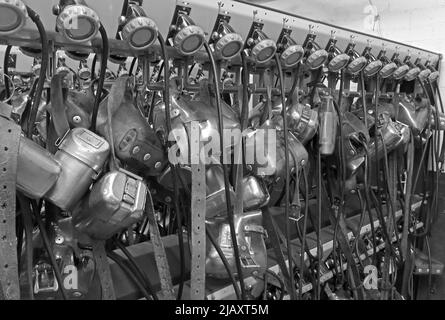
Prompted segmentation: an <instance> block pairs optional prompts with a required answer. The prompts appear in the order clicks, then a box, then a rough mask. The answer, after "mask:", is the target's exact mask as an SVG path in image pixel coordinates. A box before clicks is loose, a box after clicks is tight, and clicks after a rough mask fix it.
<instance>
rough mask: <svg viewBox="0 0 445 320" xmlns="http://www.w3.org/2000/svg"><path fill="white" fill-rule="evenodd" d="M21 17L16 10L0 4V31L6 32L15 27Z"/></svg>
mask: <svg viewBox="0 0 445 320" xmlns="http://www.w3.org/2000/svg"><path fill="white" fill-rule="evenodd" d="M21 21H22V19H21V17H19V16H18V15H17V12H16V11H14V10H13V9H11V8H8V7H6V6H0V32H8V31H12V30H14V29H15V28H17V27H18V26H19V25H20V23H21Z"/></svg>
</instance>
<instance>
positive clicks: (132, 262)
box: [113, 239, 159, 300]
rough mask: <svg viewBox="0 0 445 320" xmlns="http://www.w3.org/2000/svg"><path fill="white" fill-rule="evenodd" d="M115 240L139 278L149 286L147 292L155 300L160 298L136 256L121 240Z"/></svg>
mask: <svg viewBox="0 0 445 320" xmlns="http://www.w3.org/2000/svg"><path fill="white" fill-rule="evenodd" d="M113 242H114V244H115V245H116V246H117V247H118V248H119V249H120V250H121V251H122V252H123V254H124V255H125V256H126V257H127V259H128V262H129V264H130V265H131V268H132V270H133V271H134V272H133V273H134V274H135V275H136V276H137V277H139V279H141V281H143V283H144V284H145V287H146V288H147V292H148V293H149V294H150V295H151V296H152V297H153V300H159V299H158V296H157V295H156V293H155V290H154V288H153V286H152V285H151V283H150V280H149V279H148V277H147V276H146V275H145V273H144V272H143V271H142V270H141V268H140V267H139V266H138V264H137V263H136V261H135V259H134V257H133V256H132V254H131V253H130V251H128V249H127V248H126V247H125V246H124V245H123V244H122V243H121V242H120V241H119V240H116V239H113Z"/></svg>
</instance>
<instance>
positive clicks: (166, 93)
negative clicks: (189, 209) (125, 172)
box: [152, 32, 185, 300]
mask: <svg viewBox="0 0 445 320" xmlns="http://www.w3.org/2000/svg"><path fill="white" fill-rule="evenodd" d="M158 41H159V44H160V46H161V51H162V56H163V59H164V63H163V66H164V104H165V118H166V127H167V137H168V136H169V135H170V132H171V131H172V124H171V115H170V82H169V72H170V70H169V65H168V59H169V58H168V54H167V49H166V47H165V42H164V38H163V37H162V35H161V34H160V33H159V32H158ZM159 72H160V70H159ZM152 109H153V107H152ZM167 140H168V139H167ZM168 143H170V141H168ZM170 146H171V144H170ZM169 165H170V170H171V171H172V174H173V194H174V198H175V200H174V208H175V212H176V223H177V228H178V230H177V233H178V244H179V255H180V260H181V276H180V282H179V289H178V297H177V298H178V300H180V299H181V297H182V292H183V288H184V282H185V253H184V239H183V236H182V213H181V211H180V210H179V204H178V199H179V189H178V181H179V179H178V169H177V166H176V165H175V164H173V163H171V162H169Z"/></svg>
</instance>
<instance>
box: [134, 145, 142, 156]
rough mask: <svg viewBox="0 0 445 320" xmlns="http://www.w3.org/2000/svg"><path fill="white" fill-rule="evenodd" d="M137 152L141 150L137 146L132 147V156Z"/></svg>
mask: <svg viewBox="0 0 445 320" xmlns="http://www.w3.org/2000/svg"><path fill="white" fill-rule="evenodd" d="M139 151H141V148H140V147H139V146H136V147H134V148H133V151H132V152H133V154H136V153H138V152H139Z"/></svg>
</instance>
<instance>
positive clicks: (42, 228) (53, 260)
mask: <svg viewBox="0 0 445 320" xmlns="http://www.w3.org/2000/svg"><path fill="white" fill-rule="evenodd" d="M31 205H32V207H33V211H34V217H35V219H36V221H37V225H38V226H39V229H40V235H41V237H42V241H43V245H44V247H45V249H46V252H47V253H48V257H49V260H50V262H51V265H52V267H53V271H54V275H55V276H56V280H57V282H58V283H59V290H60V293H61V294H62V297H63V299H64V300H67V299H68V295H67V293H66V290H65V287H64V286H63V279H62V275H61V273H60V270H59V266H58V264H57V260H56V258H55V257H54V253H53V251H52V246H51V243H50V241H49V238H48V234H47V233H46V229H45V225H44V224H43V221H42V219H41V217H40V207H41V206H40V205H37V203H36V201H35V200H33V201H31Z"/></svg>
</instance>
